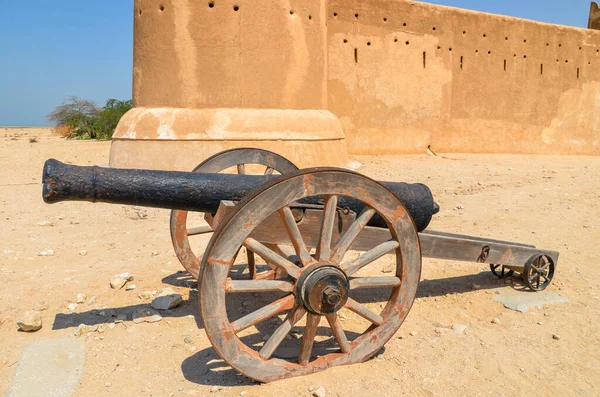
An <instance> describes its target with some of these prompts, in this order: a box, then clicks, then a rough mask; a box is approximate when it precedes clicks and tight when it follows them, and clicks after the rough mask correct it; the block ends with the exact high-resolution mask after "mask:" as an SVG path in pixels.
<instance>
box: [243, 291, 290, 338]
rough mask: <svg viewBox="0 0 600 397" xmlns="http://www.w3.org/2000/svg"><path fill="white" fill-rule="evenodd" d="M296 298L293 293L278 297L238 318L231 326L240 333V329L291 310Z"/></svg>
mask: <svg viewBox="0 0 600 397" xmlns="http://www.w3.org/2000/svg"><path fill="white" fill-rule="evenodd" d="M295 301H296V299H295V298H294V296H293V295H288V296H286V297H284V298H281V299H278V300H276V301H275V302H273V303H271V304H269V305H267V306H265V307H262V308H260V309H258V310H256V311H254V312H252V313H250V314H248V315H246V316H244V317H242V318H239V319H237V320H236V321H234V322H233V323H231V326H232V327H233V331H234V332H235V333H238V332H240V331H243V330H245V329H246V328H249V327H252V326H253V325H256V324H258V323H262V322H263V321H265V320H267V319H269V318H271V317H273V316H276V315H278V314H279V313H283V312H284V311H286V310H290V309H291V308H293V307H294V304H295Z"/></svg>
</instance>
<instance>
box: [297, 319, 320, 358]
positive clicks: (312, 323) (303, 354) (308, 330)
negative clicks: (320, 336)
mask: <svg viewBox="0 0 600 397" xmlns="http://www.w3.org/2000/svg"><path fill="white" fill-rule="evenodd" d="M320 321H321V317H320V316H317V315H315V314H310V313H309V314H308V317H307V318H306V327H305V328H304V335H303V336H302V345H301V346H300V355H299V356H298V363H299V364H300V365H306V364H308V362H309V361H310V355H311V353H312V347H313V343H314V341H315V337H316V336H317V327H318V326H319V322H320Z"/></svg>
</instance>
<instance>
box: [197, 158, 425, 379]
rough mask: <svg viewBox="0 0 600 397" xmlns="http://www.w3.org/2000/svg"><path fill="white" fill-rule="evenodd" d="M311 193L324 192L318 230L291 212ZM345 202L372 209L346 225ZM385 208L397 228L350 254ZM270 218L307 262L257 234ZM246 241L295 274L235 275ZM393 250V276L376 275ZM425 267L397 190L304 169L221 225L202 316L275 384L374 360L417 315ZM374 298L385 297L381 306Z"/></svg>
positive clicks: (220, 345) (229, 352) (233, 359)
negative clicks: (416, 303) (342, 222)
mask: <svg viewBox="0 0 600 397" xmlns="http://www.w3.org/2000/svg"><path fill="white" fill-rule="evenodd" d="M307 197H321V198H324V206H323V212H322V215H321V217H320V219H321V220H320V221H317V223H316V224H313V225H314V226H315V228H313V229H311V230H310V231H307V230H306V226H305V225H303V223H302V221H301V222H300V223H298V222H297V220H296V219H294V215H293V213H292V208H291V207H293V206H294V204H293V203H296V202H297V201H298V200H302V199H304V198H307ZM345 200H358V201H361V202H362V203H364V204H365V206H364V209H363V210H362V211H361V212H360V213H359V214H358V215H357V217H356V219H355V220H354V221H353V222H352V223H351V224H350V225H349V226H348V227H347V228H346V229H344V230H340V229H339V222H338V219H340V218H338V217H341V215H339V212H338V211H339V209H340V208H343V202H344V201H345ZM375 214H379V216H381V218H383V219H384V220H385V222H386V224H387V227H388V231H389V233H384V234H383V237H381V238H376V239H373V240H372V241H370V242H369V243H368V244H367V246H368V247H371V248H368V250H367V251H366V252H365V253H363V254H362V255H359V256H356V255H353V254H354V253H352V254H349V255H346V253H347V252H348V251H349V250H350V249H351V247H352V246H353V244H355V243H356V244H358V243H359V241H360V240H361V239H362V241H363V242H364V238H362V237H361V232H362V231H363V230H364V228H365V226H366V225H367V224H368V222H369V220H370V219H371V218H372V217H373V216H375ZM266 219H269V221H270V222H273V221H278V222H280V224H281V233H283V234H282V235H279V237H281V236H284V238H287V239H288V240H287V241H288V242H289V245H290V246H293V250H294V253H295V255H294V256H295V257H297V258H299V263H293V262H292V261H291V260H290V259H289V257H288V256H286V255H280V254H278V253H276V252H275V251H273V250H271V249H269V248H268V247H266V246H265V245H264V244H262V243H260V242H258V241H257V240H255V239H254V238H252V237H251V234H253V233H260V230H261V229H260V228H261V223H263V221H265V220H266ZM269 221H267V222H266V223H269ZM271 224H272V223H271ZM301 229H302V230H303V231H302V232H301ZM270 230H271V229H270ZM380 230H383V231H385V229H380ZM378 236H382V235H380V234H378ZM241 247H246V248H249V249H251V250H252V251H253V252H254V253H256V254H257V255H259V256H261V257H262V258H263V259H265V261H267V262H269V263H271V264H273V265H274V266H276V267H278V268H280V269H282V270H284V271H285V273H287V277H285V278H279V279H275V280H251V279H250V280H231V279H230V278H229V277H228V275H229V272H230V269H231V267H232V265H233V264H234V260H235V255H236V253H237V252H238V250H239V249H240V248H241ZM312 248H316V253H315V254H314V255H311V253H310V252H311V249H312ZM388 253H390V254H393V255H394V256H393V257H391V258H390V260H391V261H392V263H394V266H395V268H394V269H395V271H394V272H393V275H392V276H386V277H367V276H366V275H365V274H369V273H370V272H373V273H375V274H377V275H379V274H380V268H381V267H380V266H381V265H378V264H374V265H371V264H372V263H373V262H375V261H376V260H378V259H379V258H382V257H383V256H384V255H386V254H388ZM369 265H371V266H369ZM359 271H360V275H361V276H359V274H358V273H359ZM420 273H421V252H420V243H419V237H418V234H417V230H416V228H415V225H414V223H413V221H412V219H411V217H410V215H409V214H408V212H407V210H406V208H405V207H404V206H403V204H402V202H401V201H400V200H399V199H398V198H397V197H396V196H394V194H393V193H392V192H390V191H389V190H388V189H387V188H385V187H384V186H382V185H381V184H379V183H378V182H375V181H373V180H371V179H369V178H367V177H365V176H362V175H360V174H357V173H354V172H351V171H347V170H341V169H329V168H321V169H312V170H302V171H300V172H298V173H296V174H293V175H291V176H284V177H283V178H280V179H278V180H276V181H274V182H271V183H270V184H268V185H267V186H266V187H265V188H264V190H262V191H260V192H255V193H254V194H251V195H250V196H249V197H247V198H245V199H244V200H242V202H240V203H239V204H238V205H237V206H236V208H235V209H234V210H233V213H232V215H231V217H229V218H228V219H227V220H226V222H225V223H224V224H223V225H221V227H219V229H218V230H216V231H215V234H214V235H213V237H212V239H211V241H210V243H209V246H208V247H207V249H206V252H205V254H204V258H203V261H202V267H201V276H200V281H199V285H200V288H199V290H200V314H201V316H202V321H203V324H204V327H205V330H206V333H207V335H208V338H209V339H210V341H211V343H212V344H213V346H214V348H215V350H216V351H217V352H218V353H219V355H220V356H221V357H222V358H223V359H224V360H225V361H226V362H227V363H229V365H231V366H232V367H233V368H235V369H236V370H237V371H239V372H241V373H242V374H244V375H246V376H248V377H249V378H252V379H254V380H256V381H260V382H270V381H274V380H278V379H283V378H289V377H294V376H300V375H306V374H311V373H314V372H318V371H322V370H325V369H327V368H329V367H332V366H337V365H347V364H354V363H360V362H364V361H365V360H367V359H368V358H370V357H372V356H373V355H374V354H376V353H377V352H378V351H380V349H381V348H382V347H383V346H384V345H385V343H386V342H387V341H388V340H389V339H390V338H391V337H392V336H393V335H394V333H395V332H396V331H397V330H398V328H400V325H401V324H402V322H403V321H404V319H405V318H406V316H407V315H408V312H409V311H410V309H411V307H412V304H413V302H414V299H415V295H416V292H417V287H418V284H419V278H420ZM362 275H365V276H362ZM374 294H376V295H378V296H379V297H380V302H381V303H375V302H373V300H372V296H373V295H374ZM367 296H368V297H367ZM361 301H363V302H361ZM340 311H343V312H342V313H340ZM284 313H285V315H284ZM350 318H352V319H353V321H349V319H350ZM322 325H324V326H322ZM300 335H302V336H301V337H300Z"/></svg>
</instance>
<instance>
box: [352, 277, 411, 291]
mask: <svg viewBox="0 0 600 397" xmlns="http://www.w3.org/2000/svg"><path fill="white" fill-rule="evenodd" d="M400 284H402V282H401V281H400V278H399V277H361V278H353V279H352V280H350V289H363V288H394V287H398V286H399V285H400Z"/></svg>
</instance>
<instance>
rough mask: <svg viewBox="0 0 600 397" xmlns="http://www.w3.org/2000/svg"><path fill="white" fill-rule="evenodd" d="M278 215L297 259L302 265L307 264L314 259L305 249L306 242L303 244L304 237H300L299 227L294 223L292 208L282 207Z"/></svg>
mask: <svg viewBox="0 0 600 397" xmlns="http://www.w3.org/2000/svg"><path fill="white" fill-rule="evenodd" d="M279 215H280V216H281V219H282V220H283V224H284V225H285V229H286V231H287V233H288V235H289V236H290V239H291V241H292V245H293V246H294V249H295V250H296V255H298V259H300V262H301V263H302V265H303V266H308V265H309V264H311V263H312V262H314V259H313V257H312V256H310V253H309V252H308V250H307V249H306V244H304V239H303V238H302V234H301V233H300V229H298V225H297V224H296V220H295V219H294V215H293V214H292V210H291V209H290V207H288V206H286V207H283V208H282V209H280V210H279Z"/></svg>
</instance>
